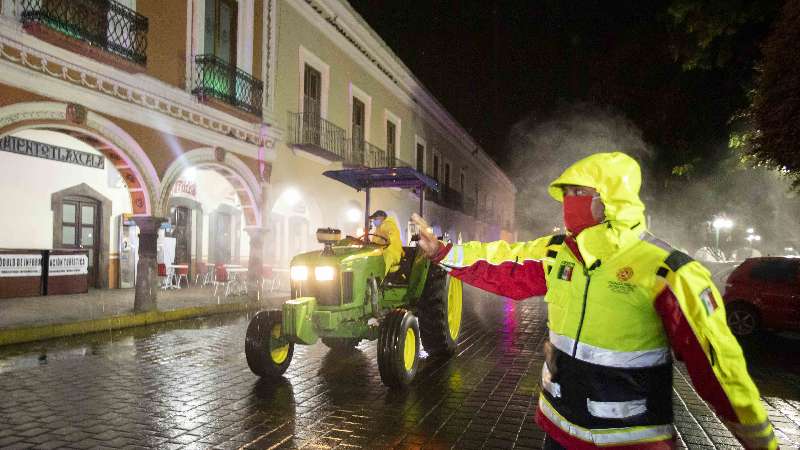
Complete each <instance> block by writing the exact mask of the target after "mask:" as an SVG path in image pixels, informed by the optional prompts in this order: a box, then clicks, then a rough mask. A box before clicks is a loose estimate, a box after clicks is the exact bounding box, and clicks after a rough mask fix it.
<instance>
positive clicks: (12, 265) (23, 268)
mask: <svg viewBox="0 0 800 450" xmlns="http://www.w3.org/2000/svg"><path fill="white" fill-rule="evenodd" d="M41 275H42V255H0V277H38V276H41Z"/></svg>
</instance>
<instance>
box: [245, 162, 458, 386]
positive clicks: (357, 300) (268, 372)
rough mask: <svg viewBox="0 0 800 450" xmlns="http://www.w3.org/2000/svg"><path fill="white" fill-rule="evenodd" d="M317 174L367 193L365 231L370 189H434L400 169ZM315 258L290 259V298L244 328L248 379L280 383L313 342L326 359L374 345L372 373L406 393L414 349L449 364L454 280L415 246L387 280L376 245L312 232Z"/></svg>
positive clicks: (454, 330) (372, 240)
mask: <svg viewBox="0 0 800 450" xmlns="http://www.w3.org/2000/svg"><path fill="white" fill-rule="evenodd" d="M324 175H326V176H328V177H330V178H332V179H334V180H337V181H340V182H342V183H345V184H347V185H348V186H351V187H353V188H355V189H357V190H359V191H364V192H365V193H366V208H365V219H364V222H365V226H364V229H365V230H368V229H369V219H368V214H369V200H370V189H373V188H381V187H399V188H414V189H417V190H418V192H419V193H420V214H422V205H423V199H424V190H425V189H424V188H425V187H428V188H431V189H434V190H436V189H438V185H437V183H436V181H434V180H433V179H431V178H429V177H427V176H425V175H423V174H421V173H419V172H417V171H416V170H413V169H411V168H407V167H395V168H379V169H366V168H365V169H345V170H335V171H327V172H325V173H324ZM317 240H318V241H319V242H320V244H322V247H323V248H322V249H321V250H318V251H313V252H308V253H303V254H300V255H297V256H295V257H294V258H293V259H292V262H291V267H290V278H291V299H290V300H288V301H286V302H285V303H284V304H283V307H282V308H281V309H280V310H270V311H260V312H259V313H257V314H256V315H255V316H254V317H253V319H252V320H251V321H250V325H249V326H248V327H247V336H246V339H245V353H246V355H247V363H248V365H249V366H250V370H252V371H253V373H255V374H256V375H259V376H261V377H280V376H281V375H282V374H283V373H284V372H285V371H286V369H287V368H288V367H289V364H290V363H291V361H292V355H293V353H294V346H295V345H312V344H314V343H316V342H317V340H319V339H321V340H322V343H323V344H325V345H326V346H328V347H329V348H330V351H339V352H343V351H352V350H353V349H354V348H355V346H356V345H357V344H358V343H359V342H360V341H361V340H362V339H367V340H376V339H377V340H378V368H379V371H380V374H381V379H382V380H383V382H384V384H386V385H387V386H389V387H393V388H402V387H405V386H407V385H409V384H410V383H411V382H412V381H413V380H414V377H415V376H416V374H417V371H418V369H419V364H420V350H421V349H422V347H424V348H425V351H426V352H427V353H428V355H429V356H431V357H449V356H451V355H453V353H454V352H455V349H456V341H457V340H458V335H459V332H460V329H461V306H462V295H461V294H462V291H461V284H460V282H458V280H455V279H450V278H449V277H447V274H446V272H445V271H444V270H443V269H441V268H440V267H438V266H436V265H434V264H431V263H430V262H429V260H428V259H427V258H426V257H425V256H424V255H423V254H422V252H421V250H420V249H419V247H403V250H404V256H403V258H402V260H401V261H400V264H399V267H394V268H392V269H393V270H392V271H389V272H388V275H385V274H386V273H387V271H386V270H385V267H384V259H383V251H384V248H386V246H387V245H388V242H386V241H385V240H384V239H382V238H381V237H379V236H372V235H365V236H361V237H352V236H346V237H344V238H343V237H342V236H341V232H340V231H339V230H335V229H330V228H323V229H319V230H317Z"/></svg>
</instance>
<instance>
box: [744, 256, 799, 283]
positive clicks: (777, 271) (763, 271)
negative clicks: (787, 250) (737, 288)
mask: <svg viewBox="0 0 800 450" xmlns="http://www.w3.org/2000/svg"><path fill="white" fill-rule="evenodd" d="M797 266H798V264H797V263H796V262H795V261H793V260H789V259H787V260H774V261H763V262H761V263H759V264H757V265H755V266H754V267H753V269H752V270H751V272H750V276H751V277H753V279H755V280H761V281H771V282H777V283H787V282H791V281H793V280H796V279H797V276H798V273H797V271H798V267H797Z"/></svg>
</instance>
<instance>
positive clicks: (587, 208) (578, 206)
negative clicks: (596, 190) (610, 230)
mask: <svg viewBox="0 0 800 450" xmlns="http://www.w3.org/2000/svg"><path fill="white" fill-rule="evenodd" d="M598 223H599V222H597V220H596V219H595V218H594V216H593V215H592V196H591V195H567V196H564V226H565V227H567V230H568V231H569V232H570V233H572V235H573V236H577V235H578V234H579V233H580V232H581V231H583V230H584V229H586V228H589V227H591V226H593V225H597V224H598Z"/></svg>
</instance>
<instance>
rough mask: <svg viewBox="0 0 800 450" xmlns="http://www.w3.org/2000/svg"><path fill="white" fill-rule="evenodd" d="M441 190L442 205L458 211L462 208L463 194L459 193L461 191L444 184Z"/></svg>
mask: <svg viewBox="0 0 800 450" xmlns="http://www.w3.org/2000/svg"><path fill="white" fill-rule="evenodd" d="M441 192H442V195H441V200H442V202H441V205H442V206H444V207H446V208H450V209H455V210H458V211H463V210H464V196H462V195H461V192H458V191H457V190H455V189H453V188H451V187H450V186H444V185H443V186H442V187H441Z"/></svg>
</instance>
